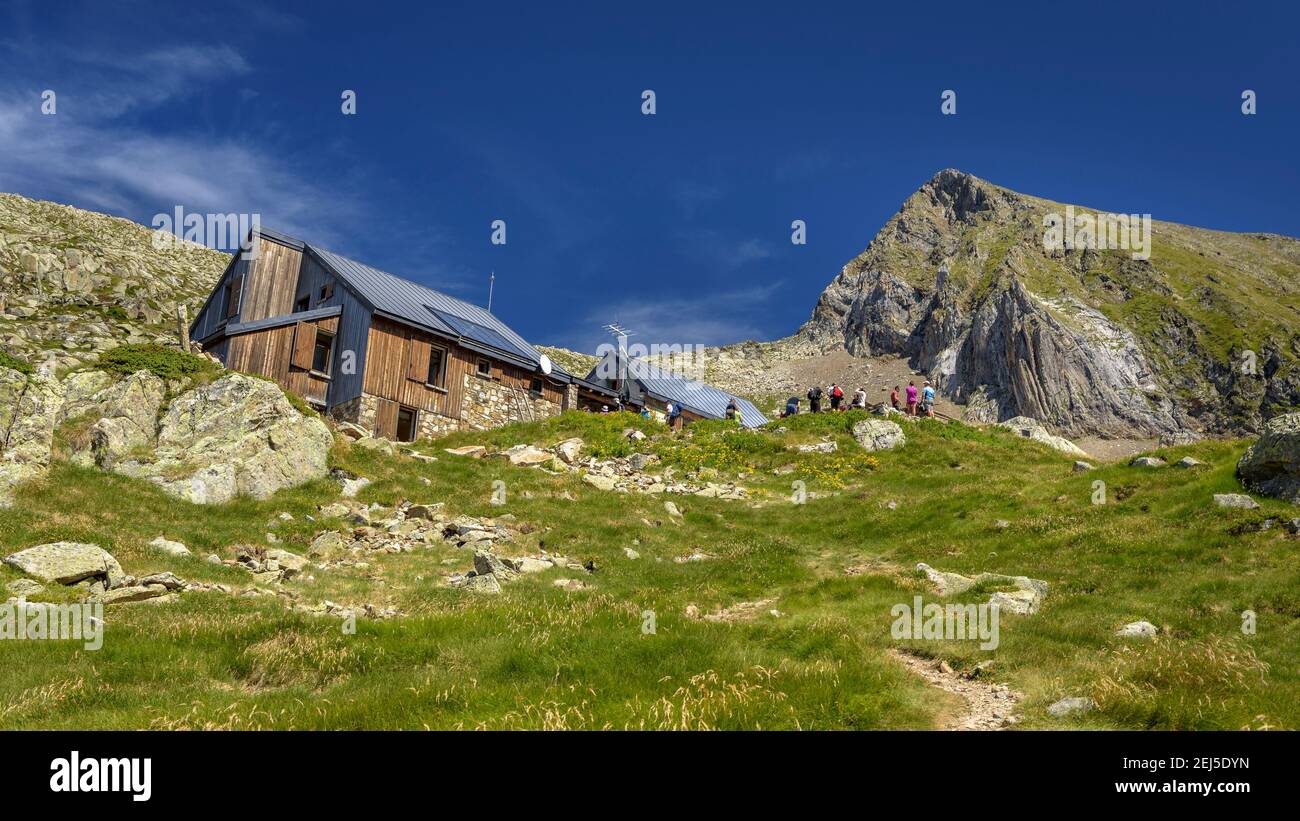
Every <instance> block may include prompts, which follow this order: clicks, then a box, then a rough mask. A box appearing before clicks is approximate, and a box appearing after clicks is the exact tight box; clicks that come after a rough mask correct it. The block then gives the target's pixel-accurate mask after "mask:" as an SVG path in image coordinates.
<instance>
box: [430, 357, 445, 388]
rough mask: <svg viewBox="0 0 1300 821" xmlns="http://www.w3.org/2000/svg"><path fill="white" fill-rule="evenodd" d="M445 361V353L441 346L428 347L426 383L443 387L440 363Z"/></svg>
mask: <svg viewBox="0 0 1300 821" xmlns="http://www.w3.org/2000/svg"><path fill="white" fill-rule="evenodd" d="M444 361H446V353H445V352H444V351H443V349H442V348H430V349H429V376H428V379H427V380H426V384H429V385H437V386H438V387H440V388H441V387H443V384H442V377H443V373H442V363H443V362H444Z"/></svg>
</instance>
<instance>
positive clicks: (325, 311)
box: [225, 305, 343, 336]
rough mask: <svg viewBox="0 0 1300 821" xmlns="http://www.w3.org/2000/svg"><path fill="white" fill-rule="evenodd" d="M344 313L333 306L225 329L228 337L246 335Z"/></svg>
mask: <svg viewBox="0 0 1300 821" xmlns="http://www.w3.org/2000/svg"><path fill="white" fill-rule="evenodd" d="M341 313H343V308H342V307H341V306H339V305H332V306H330V307H328V308H313V309H312V310H310V311H299V312H298V313H296V314H285V315H284V316H273V317H268V318H267V319H256V320H253V321H252V322H239V323H236V324H234V325H227V326H226V327H225V333H226V336H235V335H237V334H246V333H249V332H250V331H263V330H266V329H267V328H277V327H279V326H281V325H292V324H294V323H295V322H310V321H311V320H313V319H328V318H329V317H332V316H338V315H339V314H341Z"/></svg>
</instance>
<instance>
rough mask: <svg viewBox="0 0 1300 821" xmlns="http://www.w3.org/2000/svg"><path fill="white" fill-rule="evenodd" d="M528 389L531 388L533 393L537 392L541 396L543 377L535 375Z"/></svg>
mask: <svg viewBox="0 0 1300 821" xmlns="http://www.w3.org/2000/svg"><path fill="white" fill-rule="evenodd" d="M528 390H529V391H530V392H532V393H535V394H537V395H538V396H541V394H542V378H541V377H540V376H534V377H533V381H532V382H531V383H529V385H528Z"/></svg>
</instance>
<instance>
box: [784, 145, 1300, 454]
mask: <svg viewBox="0 0 1300 821" xmlns="http://www.w3.org/2000/svg"><path fill="white" fill-rule="evenodd" d="M1075 210H1076V211H1077V212H1078V213H1097V212H1092V211H1090V210H1088V209H1075ZM1065 213H1066V206H1064V205H1061V204H1058V203H1053V202H1049V201H1047V200H1041V199H1037V198H1035V197H1029V196H1025V195H1022V194H1017V193H1015V192H1013V191H1008V190H1006V189H1004V188H1000V187H998V186H995V185H992V184H990V183H988V182H985V181H984V180H981V179H978V178H976V177H973V176H970V175H969V174H964V173H962V172H960V171H954V170H945V171H941V172H940V173H939V174H937V175H936V176H935V177H934V178H933V179H931V180H930V181H929V182H927V183H926V184H925V185H923V186H922V187H921V188H920V190H918V191H917V192H916V193H915V194H913V195H912V196H911V197H909V198H908V199H907V201H906V202H905V203H904V204H903V207H902V208H901V209H900V210H899V212H898V213H897V214H896V215H895V216H894V217H893V218H891V219H890V220H889V222H888V223H887V224H886V225H885V227H884V228H883V229H881V231H880V233H879V234H877V236H876V238H875V239H874V240H872V242H871V244H870V245H868V246H867V248H866V250H865V251H863V252H862V254H860V255H859V256H858V257H856V258H855V259H853V260H852V261H850V262H849V263H848V264H847V265H845V266H844V268H843V270H841V271H840V273H839V274H838V275H837V276H836V277H835V279H834V280H833V281H832V282H831V283H830V285H829V286H827V288H826V290H825V291H824V292H823V293H822V295H821V298H820V299H819V300H818V303H817V306H816V308H815V309H814V310H813V314H812V317H811V319H809V320H808V322H807V323H805V324H804V326H803V327H802V328H801V329H800V330H799V332H798V333H797V334H796V335H795V336H794V337H792V338H791V340H789V344H791V345H804V346H806V345H813V346H819V347H823V348H824V347H827V346H835V345H842V346H844V347H845V348H846V349H847V350H848V351H849V352H851V353H853V354H856V355H860V356H867V355H876V354H897V355H902V356H905V357H907V358H908V359H909V361H910V362H911V363H912V365H913V367H915V368H917V369H918V370H921V371H924V372H926V373H927V374H929V375H930V378H931V379H932V380H934V381H935V382H936V384H937V385H938V386H939V389H940V391H942V392H943V393H944V394H946V395H947V396H949V397H951V398H953V399H954V400H956V401H958V402H961V403H964V404H966V406H967V414H968V416H970V417H973V418H975V419H978V420H981V421H1001V420H1005V419H1008V418H1010V417H1015V416H1027V417H1032V418H1034V419H1038V420H1041V421H1043V422H1046V423H1048V424H1049V425H1051V426H1053V427H1055V428H1056V429H1058V430H1060V431H1062V432H1063V433H1066V434H1068V435H1084V434H1101V435H1109V436H1139V437H1147V436H1158V435H1160V434H1164V433H1169V432H1172V431H1176V430H1180V429H1185V428H1191V429H1197V430H1206V431H1210V432H1224V433H1227V432H1234V433H1240V432H1250V431H1255V430H1258V429H1259V427H1260V425H1261V424H1262V422H1263V420H1265V419H1267V418H1269V417H1270V416H1273V415H1276V414H1277V413H1280V412H1284V411H1286V410H1289V409H1291V408H1292V407H1293V406H1295V405H1297V404H1298V403H1300V374H1298V373H1297V371H1296V368H1295V362H1296V358H1297V355H1300V336H1298V335H1297V331H1300V320H1298V319H1297V313H1298V312H1300V241H1297V240H1294V239H1289V238H1286V237H1278V236H1272V235H1263V234H1250V235H1248V234H1228V233H1222V232H1215V231H1206V230H1202V229H1196V228H1189V227H1186V226H1182V225H1176V224H1173V223H1164V222H1153V223H1152V230H1151V240H1152V241H1151V246H1150V256H1149V259H1139V258H1135V257H1134V255H1133V249H1132V248H1124V249H1115V250H1093V249H1086V250H1080V249H1078V248H1073V249H1066V248H1064V247H1051V246H1050V245H1049V244H1047V243H1045V242H1044V233H1045V231H1046V228H1045V224H1046V223H1045V220H1046V218H1047V217H1048V215H1049V214H1058V215H1064V214H1065Z"/></svg>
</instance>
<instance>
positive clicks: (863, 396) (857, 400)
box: [849, 388, 867, 410]
mask: <svg viewBox="0 0 1300 821" xmlns="http://www.w3.org/2000/svg"><path fill="white" fill-rule="evenodd" d="M849 407H852V408H858V409H859V410H866V409H867V389H866V388H858V389H857V390H856V391H854V392H853V404H852V405H850V406H849Z"/></svg>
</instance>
